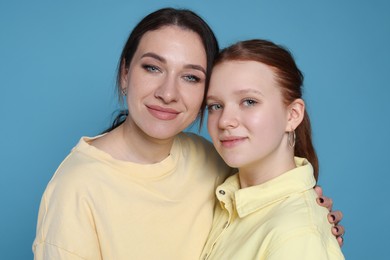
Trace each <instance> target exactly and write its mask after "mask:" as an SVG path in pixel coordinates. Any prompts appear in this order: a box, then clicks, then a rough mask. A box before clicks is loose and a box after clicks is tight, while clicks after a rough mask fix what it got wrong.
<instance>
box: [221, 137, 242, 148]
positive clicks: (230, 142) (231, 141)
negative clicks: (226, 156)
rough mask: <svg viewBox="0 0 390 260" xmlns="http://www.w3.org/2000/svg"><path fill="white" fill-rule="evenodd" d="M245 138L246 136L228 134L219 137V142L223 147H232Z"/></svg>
mask: <svg viewBox="0 0 390 260" xmlns="http://www.w3.org/2000/svg"><path fill="white" fill-rule="evenodd" d="M245 139H246V137H241V136H228V137H223V138H221V139H220V142H221V144H222V146H223V147H225V148H232V147H234V146H236V145H238V144H240V143H242V142H244V140H245Z"/></svg>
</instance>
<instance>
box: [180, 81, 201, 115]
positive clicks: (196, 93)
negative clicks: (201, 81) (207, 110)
mask: <svg viewBox="0 0 390 260" xmlns="http://www.w3.org/2000/svg"><path fill="white" fill-rule="evenodd" d="M181 96H182V98H183V99H184V100H185V103H186V104H187V107H188V108H191V109H194V110H195V112H196V113H198V112H199V110H200V108H201V106H202V102H203V98H204V88H197V87H196V88H194V89H192V90H184V91H182V93H181Z"/></svg>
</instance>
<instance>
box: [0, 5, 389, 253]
mask: <svg viewBox="0 0 390 260" xmlns="http://www.w3.org/2000/svg"><path fill="white" fill-rule="evenodd" d="M237 3H239V4H237ZM168 5H170V6H174V7H186V8H191V9H193V10H195V11H196V12H198V13H199V14H200V15H201V16H202V17H204V18H205V19H206V20H207V21H208V22H209V24H210V25H211V27H212V28H213V29H214V31H215V33H216V35H217V37H218V39H219V41H220V44H221V46H222V47H223V46H226V45H228V44H230V43H233V42H235V41H237V40H240V39H248V38H256V37H260V38H267V39H271V40H273V41H275V42H277V43H280V44H284V45H286V46H288V47H289V48H290V49H291V50H292V51H293V53H294V55H295V57H296V60H297V62H298V64H299V66H300V67H301V69H302V70H303V71H304V73H305V75H306V80H305V88H306V92H305V97H306V98H307V103H308V107H309V113H310V114H311V118H312V123H313V128H314V129H313V131H314V140H315V144H316V147H317V150H318V154H319V157H320V163H321V176H320V184H321V185H322V186H323V187H324V190H325V194H326V195H328V196H330V197H332V198H333V199H334V201H335V208H338V209H341V210H342V211H343V213H344V214H345V217H344V220H343V224H344V225H345V227H346V229H347V232H346V236H345V238H346V243H345V245H344V247H343V251H344V254H345V256H346V258H347V259H387V258H388V256H387V255H388V247H389V241H390V240H389V237H388V236H389V232H390V228H389V221H390V210H389V201H388V198H389V197H386V196H387V192H386V190H387V188H388V187H389V180H390V177H389V174H390V171H389V169H388V166H387V163H389V160H390V158H389V148H390V139H389V126H390V116H389V112H390V109H389V101H388V99H389V95H390V90H389V89H390V84H389V75H390V51H389V47H390V4H389V2H388V1H386V0H382V1H380V0H373V1H362V0H360V1H357V0H354V1H353V0H349V1H343V0H328V1H312V0H306V1H304V0H294V1H291V0H273V1H270V0H269V1H260V0H253V1H245V0H241V1H226V0H213V1H206V0H200V1H199V0H198V1H195V0H191V1H179V0H177V1H5V0H1V2H0V116H1V117H0V124H1V126H0V145H1V149H0V200H1V204H0V207H1V213H0V225H1V226H0V228H1V229H0V258H1V259H32V253H31V244H32V242H33V239H34V236H35V225H36V219H37V212H38V206H39V202H40V198H41V195H42V193H43V191H44V189H45V186H46V184H47V182H48V181H49V179H50V178H51V176H52V174H53V172H54V171H55V169H56V168H57V166H58V165H59V163H60V162H61V161H62V159H63V158H64V157H65V156H66V155H67V154H68V153H69V151H70V149H71V148H72V147H73V146H74V145H75V144H76V143H77V141H78V139H79V138H80V137H81V136H83V135H89V136H92V135H96V134H98V133H99V132H101V131H102V130H103V129H104V128H106V127H107V126H108V125H109V123H110V121H111V119H112V112H113V111H114V109H115V108H116V97H115V95H114V82H115V69H116V65H117V58H118V57H119V54H120V51H121V48H122V45H123V43H124V41H125V39H126V37H127V35H128V33H129V31H130V30H131V29H132V28H133V26H134V24H135V23H136V22H138V21H139V19H141V18H142V17H143V16H144V15H146V14H147V13H149V12H151V11H154V10H155V9H156V8H160V7H164V6H168ZM203 134H205V131H204V132H203Z"/></svg>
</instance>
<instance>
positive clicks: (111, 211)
mask: <svg viewBox="0 0 390 260" xmlns="http://www.w3.org/2000/svg"><path fill="white" fill-rule="evenodd" d="M218 51H219V49H218V43H217V40H216V38H215V36H214V34H213V32H212V31H211V29H210V28H209V26H208V25H207V24H206V23H205V22H204V21H203V20H202V19H201V18H200V17H199V16H198V15H196V14H195V13H193V12H191V11H189V10H178V9H172V8H164V9H160V10H157V11H156V12H154V13H151V14H149V15H148V16H146V17H145V18H144V19H142V20H141V21H140V22H139V23H138V25H137V26H136V27H135V28H134V30H133V31H132V32H131V34H130V36H129V38H128V40H127V42H126V44H125V47H124V49H123V52H122V54H121V57H120V60H119V64H118V77H117V83H118V84H117V86H118V93H119V96H120V99H121V100H122V101H125V102H126V104H127V107H128V110H126V111H125V112H124V113H122V114H120V115H119V116H118V118H117V120H115V122H114V124H113V126H112V127H111V128H110V129H109V130H108V131H107V132H106V133H104V134H102V135H99V136H96V137H92V138H90V137H83V138H81V140H80V142H79V143H78V145H77V146H76V147H75V148H74V149H73V150H72V152H71V153H70V154H69V156H68V157H67V158H66V159H65V160H64V161H63V163H62V164H61V165H60V167H59V168H58V169H57V171H56V173H55V175H54V176H53V178H52V180H51V181H50V183H49V184H48V186H47V188H46V190H45V193H44V195H43V198H42V202H41V206H40V210H39V216H38V227H37V235H36V238H35V241H34V245H33V250H34V254H35V258H36V259H197V258H198V257H199V256H200V253H201V250H202V248H203V246H204V243H205V241H206V238H207V235H208V232H209V231H210V228H211V224H212V217H213V208H214V202H215V199H214V196H213V191H214V189H215V187H216V186H217V185H219V184H220V183H221V182H222V181H223V180H224V179H225V178H226V177H227V176H228V175H229V174H230V173H231V172H232V169H231V168H230V167H228V166H227V165H226V164H225V163H224V162H223V161H222V159H221V158H220V157H219V155H218V154H217V152H216V151H215V149H214V148H213V147H212V145H211V144H210V143H209V142H208V141H207V140H205V139H204V138H202V137H199V136H197V135H195V134H191V133H183V132H182V131H183V130H184V129H185V128H187V127H188V126H189V125H190V124H191V123H193V122H194V121H195V120H196V118H198V117H200V118H201V119H202V116H203V109H204V107H205V106H204V96H205V93H207V88H208V83H209V79H210V74H211V69H212V64H213V62H214V58H215V57H216V55H217V54H218ZM327 202H329V200H325V202H324V203H323V205H324V206H326V205H329V204H328V203H327ZM332 214H333V215H335V216H336V219H335V221H336V222H337V221H338V220H339V218H338V217H337V216H338V215H339V214H340V213H339V212H333V213H332Z"/></svg>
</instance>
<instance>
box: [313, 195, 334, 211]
mask: <svg viewBox="0 0 390 260" xmlns="http://www.w3.org/2000/svg"><path fill="white" fill-rule="evenodd" d="M317 203H318V204H319V205H320V206H322V207H325V208H327V209H328V210H329V211H332V207H333V201H332V199H331V198H328V197H325V196H321V197H318V198H317Z"/></svg>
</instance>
